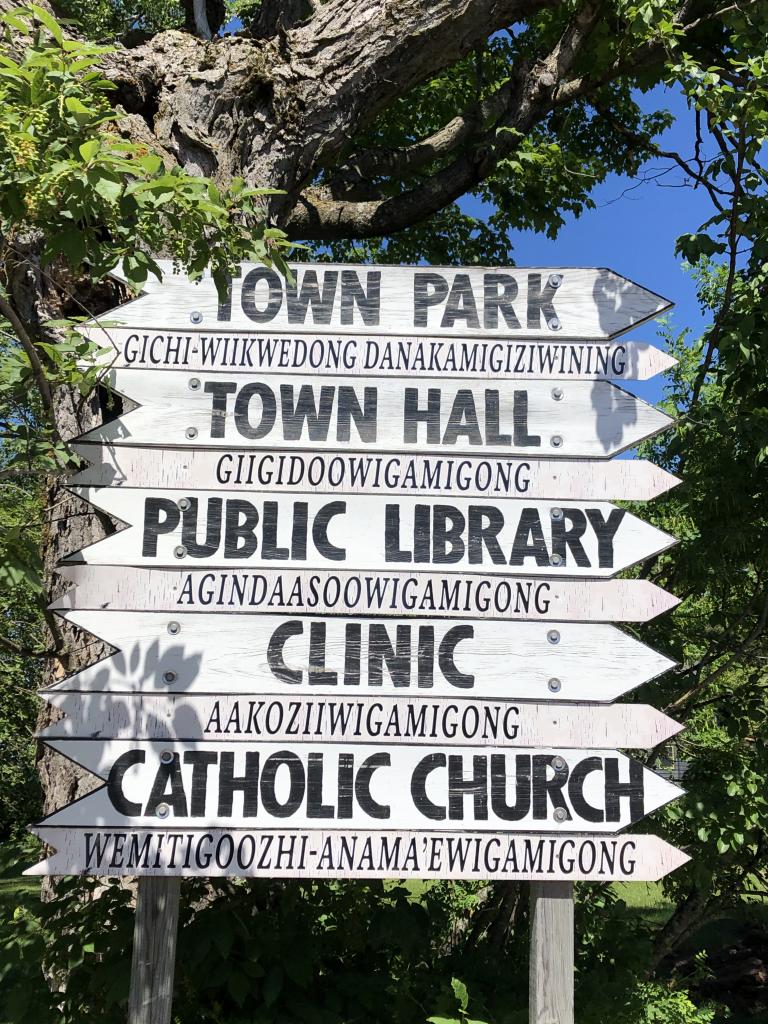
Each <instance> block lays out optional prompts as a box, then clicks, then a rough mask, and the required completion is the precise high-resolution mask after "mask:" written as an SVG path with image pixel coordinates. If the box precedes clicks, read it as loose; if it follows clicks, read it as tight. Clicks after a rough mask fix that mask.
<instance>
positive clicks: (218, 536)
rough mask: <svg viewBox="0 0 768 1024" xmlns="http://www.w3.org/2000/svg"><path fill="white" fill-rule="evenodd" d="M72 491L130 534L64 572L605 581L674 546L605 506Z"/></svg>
mask: <svg viewBox="0 0 768 1024" xmlns="http://www.w3.org/2000/svg"><path fill="white" fill-rule="evenodd" d="M75 493H76V494H78V496H79V497H81V498H83V499H84V500H86V501H89V502H91V503H92V504H94V505H96V506H97V507H98V508H100V509H102V510H103V511H105V512H107V513H109V515H111V516H113V517H114V518H115V519H119V520H122V521H123V522H124V523H127V524H128V526H127V527H126V528H125V529H123V530H120V532H118V533H114V534H112V536H110V537H107V538H106V539H104V540H101V541H98V542H97V543H96V544H93V545H91V546H90V547H87V548H84V549H83V550H82V551H78V552H76V553H74V554H72V555H71V556H69V558H68V559H67V560H68V561H69V562H78V563H87V564H90V565H133V566H147V567H148V568H151V567H159V566H165V567H171V566H173V565H174V564H176V563H182V564H184V565H185V566H187V565H188V566H189V567H190V568H199V567H228V566H232V567H238V568H239V567H241V566H247V567H249V568H271V567H272V566H274V565H275V563H283V564H285V565H286V566H294V567H295V566H298V567H300V568H306V569H327V568H335V567H338V568H345V569H357V570H363V571H366V570H367V571H374V572H387V571H390V570H393V569H409V568H410V567H411V566H414V567H418V568H419V569H435V570H438V571H440V570H445V568H446V567H448V566H450V567H451V569H452V570H455V571H461V570H464V571H466V572H485V573H494V574H495V573H503V574H505V575H525V576H551V577H560V576H578V577H589V578H600V577H602V578H607V577H611V576H615V575H616V574H617V573H618V572H620V571H621V570H622V569H626V568H628V567H629V566H630V565H633V564H634V563H635V562H640V561H643V560H645V559H646V558H649V557H651V556H652V555H654V554H657V553H659V552H661V551H664V550H666V549H667V548H669V547H670V546H671V545H673V544H674V543H675V539H674V538H673V537H671V536H670V535H669V534H667V533H663V532H662V531H661V530H658V529H657V528H656V527H655V526H652V525H650V524H649V523H644V522H643V521H642V520H641V519H638V518H637V517H636V516H633V515H631V514H630V513H629V512H627V511H625V510H624V509H618V508H616V507H615V506H614V505H610V504H608V503H606V502H599V501H591V502H581V503H575V502H570V501H568V502H564V501H560V500H558V501H557V503H553V502H542V501H538V502H537V501H527V500H522V499H511V500H506V501H500V502H496V503H493V502H489V501H482V502H481V501H472V500H471V499H469V498H464V497H455V496H453V495H451V496H450V497H443V498H431V497H427V498H422V497H413V496H410V495H407V496H399V497H397V498H393V499H389V500H388V499H385V498H383V497H381V496H380V495H364V494H357V495H345V494H343V493H337V494H335V495H329V496H323V495H314V494H311V493H300V494H295V495H282V494H280V495H274V496H271V497H264V496H262V495H250V494H237V495H232V496H227V497H222V496H221V494H220V493H219V492H218V491H192V490H191V489H187V490H165V489H163V490H145V489H143V488H112V487H102V488H99V489H93V488H86V487H78V488H76V489H75Z"/></svg>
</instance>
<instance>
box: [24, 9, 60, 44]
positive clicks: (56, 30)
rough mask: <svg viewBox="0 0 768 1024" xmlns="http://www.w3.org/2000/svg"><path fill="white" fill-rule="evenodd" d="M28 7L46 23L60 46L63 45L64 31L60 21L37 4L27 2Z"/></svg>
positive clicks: (41, 21)
mask: <svg viewBox="0 0 768 1024" xmlns="http://www.w3.org/2000/svg"><path fill="white" fill-rule="evenodd" d="M27 7H28V8H29V10H30V11H32V13H33V14H34V16H35V17H36V18H37V20H38V21H39V22H40V23H41V24H43V25H45V27H46V28H47V29H48V31H49V32H50V33H51V35H52V36H53V38H54V39H55V40H56V42H57V43H58V44H59V46H61V44H62V43H63V42H64V33H63V32H62V31H61V25H59V23H58V21H56V19H55V18H53V17H52V16H51V15H50V14H49V13H48V12H47V11H46V10H43V8H42V7H38V6H37V4H27Z"/></svg>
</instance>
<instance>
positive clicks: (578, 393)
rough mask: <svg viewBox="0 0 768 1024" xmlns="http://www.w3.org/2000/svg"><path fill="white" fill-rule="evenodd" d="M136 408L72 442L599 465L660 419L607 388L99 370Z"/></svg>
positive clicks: (663, 421)
mask: <svg viewBox="0 0 768 1024" xmlns="http://www.w3.org/2000/svg"><path fill="white" fill-rule="evenodd" d="M105 381H108V382H109V383H110V385H111V386H112V387H113V388H114V389H115V390H116V391H118V392H119V393H120V394H122V395H125V396H127V397H128V398H130V399H131V401H133V402H136V403H138V406H139V408H136V409H133V410H131V411H130V412H127V413H125V414H124V415H122V416H120V417H119V418H118V419H116V420H111V421H110V422H108V423H105V424H103V425H102V426H100V427H97V428H96V429H95V430H91V431H89V432H88V433H87V434H84V435H83V436H82V437H81V438H80V439H79V440H81V441H102V442H108V443H111V444H114V445H124V444H126V445H137V444H138V445H148V446H150V447H152V446H155V447H163V448H167V447H169V446H170V447H173V446H177V447H192V448H199V447H203V448H224V449H227V450H231V449H232V448H233V447H239V448H252V449H266V450H271V451H281V450H283V449H290V450H304V451H307V450H308V451H313V452H314V451H327V450H332V451H346V450H352V451H360V450H363V451H370V452H394V451H406V452H414V453H417V454H422V453H424V452H440V453H441V454H457V453H462V452H467V453H470V454H477V453H478V452H480V451H482V453H483V455H485V456H488V455H520V456H526V457H528V458H531V457H537V456H539V457H542V456H543V457H547V458H549V457H552V456H561V457H569V458H574V457H576V458H579V457H589V458H609V457H610V456H611V455H615V454H616V453H617V452H620V451H623V450H624V449H626V448H631V447H632V446H633V445H636V444H638V443H639V442H640V441H642V440H643V439H644V438H646V437H650V436H651V435H653V434H656V433H658V432H659V431H661V430H666V429H667V427H669V426H670V425H671V423H672V420H671V419H670V417H669V416H666V415H665V414H664V413H662V412H659V411H658V410H657V409H654V408H653V406H650V405H647V404H646V403H645V402H643V401H641V400H640V399H639V398H636V397H635V396H634V395H631V394H629V392H627V391H624V390H622V389H621V388H619V387H617V386H616V385H615V384H611V383H609V382H608V381H602V380H598V381H569V382H565V383H562V384H558V383H555V384H553V383H552V382H551V381H536V380H534V381H523V382H520V383H516V382H514V381H493V386H490V382H477V381H474V382H463V381H449V380H444V379H434V380H420V379H417V380H413V381H411V380H400V379H394V378H389V379H387V378H373V377H371V378H362V379H361V378H354V379H351V380H347V381H346V382H344V383H340V378H339V377H329V376H320V377H314V376H313V377H312V378H311V380H309V381H303V380H302V379H301V378H297V377H295V376H289V375H284V376H280V375H275V376H267V377H264V376H248V377H245V376H240V375H236V374H233V375H231V376H228V375H226V374H223V373H216V374H205V375H203V374H200V375H199V376H198V375H194V374H191V373H188V372H184V371H180V370H167V371H164V372H163V373H154V372H152V371H149V370H134V369H128V370H109V371H107V372H106V373H105Z"/></svg>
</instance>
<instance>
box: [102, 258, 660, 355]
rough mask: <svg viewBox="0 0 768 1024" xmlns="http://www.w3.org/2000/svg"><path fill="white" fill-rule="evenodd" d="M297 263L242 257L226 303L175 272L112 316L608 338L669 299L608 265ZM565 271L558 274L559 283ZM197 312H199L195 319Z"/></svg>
mask: <svg viewBox="0 0 768 1024" xmlns="http://www.w3.org/2000/svg"><path fill="white" fill-rule="evenodd" d="M291 270H292V272H293V275H294V278H295V282H294V283H293V284H291V283H290V282H286V281H285V279H284V278H282V277H281V276H280V275H279V274H278V273H277V272H276V271H270V270H268V269H267V268H266V267H263V266H259V265H254V264H243V265H242V268H241V276H240V277H239V278H237V279H236V280H235V281H233V284H232V293H231V299H230V302H229V303H224V304H222V303H220V300H219V296H218V293H217V291H216V288H215V286H214V284H213V281H212V279H211V278H210V277H207V276H206V277H204V278H203V279H202V280H201V281H199V282H197V283H191V282H190V281H189V280H188V279H187V278H186V276H184V275H179V274H167V275H166V276H165V277H164V279H163V282H162V286H161V287H157V286H156V285H152V286H151V287H150V288H148V289H147V290H146V292H145V294H144V295H142V296H140V297H139V298H137V299H134V301H133V302H129V303H127V304H126V305H124V306H121V307H120V309H119V311H117V310H112V311H110V312H109V314H108V315H107V316H106V317H104V319H109V320H111V321H115V320H117V321H118V322H119V323H120V324H121V325H123V326H128V327H140V328H147V327H151V328H160V329H162V330H188V329H189V328H190V327H192V326H195V327H197V328H198V329H203V328H205V329H211V328H213V327H218V328H222V327H225V328H228V329H231V330H237V331H242V330H249V329H250V330H253V329H254V325H258V326H260V327H261V329H262V330H263V329H264V328H265V327H268V329H269V330H288V331H291V330H302V329H304V330H306V329H310V330H318V329H325V330H327V331H329V332H332V333H336V332H338V333H342V334H343V333H357V332H359V331H361V330H365V329H367V330H368V331H371V332H373V331H374V329H375V331H376V332H381V333H382V334H393V335H410V334H414V335H437V336H444V335H455V336H460V337H461V336H466V337H472V336H478V335H484V336H492V335H498V336H502V337H503V336H513V337H527V338H538V337H541V336H542V335H544V336H546V335H547V334H554V335H555V336H557V337H558V339H559V338H560V337H561V336H562V337H564V338H579V339H590V338H591V339H604V338H613V337H614V336H615V335H618V334H621V333H623V332H624V331H626V330H628V329H629V328H631V327H634V326H636V325H637V324H641V323H643V322H645V321H646V320H649V319H653V318H654V317H657V316H659V315H660V314H661V313H663V312H664V311H665V310H667V309H669V308H670V306H671V303H670V302H669V301H668V300H667V299H663V298H661V297H660V296H659V295H655V294H654V293H653V292H650V291H648V290H647V289H645V288H642V287H641V286H640V285H637V284H635V283H634V282H633V281H629V280H627V278H624V277H621V276H620V275H618V274H616V273H614V271H612V270H606V269H603V268H581V267H579V268H523V267H513V268H508V269H507V268H480V267H469V268H467V267H406V266H401V267H396V266H380V267H369V266H360V265H355V266H351V265H346V264H345V265H342V264H328V263H324V264H319V265H317V266H311V265H308V264H306V263H298V264H292V265H291ZM552 275H555V278H553V277H552ZM557 277H559V279H560V283H559V285H558V286H556V287H553V283H554V280H556V279H557ZM550 282H552V283H550ZM193 313H195V314H197V315H198V316H199V317H200V319H196V320H195V321H190V317H191V315H192V314H193ZM550 324H552V326H550ZM96 325H97V326H98V321H96ZM555 325H556V326H555Z"/></svg>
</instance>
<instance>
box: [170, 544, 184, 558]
mask: <svg viewBox="0 0 768 1024" xmlns="http://www.w3.org/2000/svg"><path fill="white" fill-rule="evenodd" d="M173 553H174V555H175V556H176V558H186V555H187V549H186V548H185V547H184V545H183V544H179V545H178V546H177V547H175V548H174V549H173Z"/></svg>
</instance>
